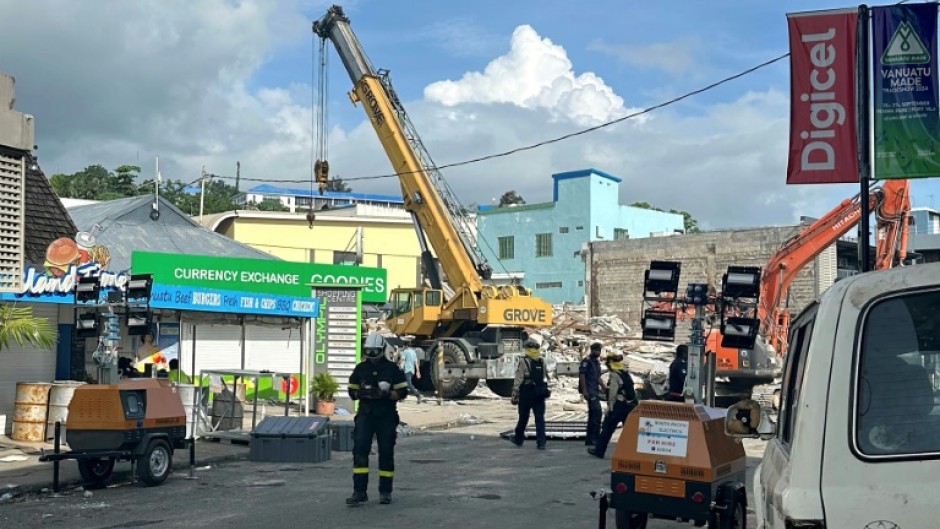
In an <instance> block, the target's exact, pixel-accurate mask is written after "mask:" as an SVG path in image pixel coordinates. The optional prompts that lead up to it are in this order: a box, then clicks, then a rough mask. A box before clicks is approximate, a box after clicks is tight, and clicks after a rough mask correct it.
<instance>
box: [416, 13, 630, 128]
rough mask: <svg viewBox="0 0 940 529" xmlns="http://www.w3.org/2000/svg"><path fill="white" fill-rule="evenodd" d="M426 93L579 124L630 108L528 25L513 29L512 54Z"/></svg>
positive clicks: (443, 101)
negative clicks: (508, 106) (536, 112)
mask: <svg viewBox="0 0 940 529" xmlns="http://www.w3.org/2000/svg"><path fill="white" fill-rule="evenodd" d="M424 96H425V98H427V99H428V100H430V101H433V102H437V103H440V104H443V105H446V106H456V105H460V104H464V103H509V104H513V105H516V106H519V107H522V108H527V109H546V110H548V111H549V113H550V115H551V116H552V118H553V119H557V120H564V119H566V120H570V121H572V122H574V123H576V124H578V125H597V124H599V123H603V122H606V121H611V120H613V119H616V118H619V117H622V116H624V115H625V114H627V113H628V112H629V111H630V110H629V109H627V108H625V107H624V101H623V98H622V97H620V96H618V95H617V94H616V93H614V91H613V89H612V88H611V87H610V86H608V85H607V84H606V83H605V82H604V80H603V79H602V78H601V77H600V76H598V75H596V74H594V73H591V72H585V73H582V74H580V75H576V74H575V71H574V66H573V65H572V64H571V60H570V59H569V58H568V54H567V52H565V49H564V48H562V47H561V46H559V45H557V44H554V43H552V41H551V40H550V39H548V38H543V37H541V36H540V35H539V34H538V33H536V31H535V30H534V29H533V28H532V27H531V26H528V25H522V26H519V27H517V28H516V30H515V31H513V34H512V39H511V41H510V50H509V52H508V53H507V54H505V55H503V56H500V57H498V58H496V59H494V60H493V61H491V62H490V63H489V64H488V65H487V66H486V68H485V69H484V70H483V71H482V72H468V73H466V74H464V76H463V77H462V78H461V79H459V80H457V81H453V80H445V81H438V82H436V83H432V84H430V85H429V86H428V87H427V88H425V90H424Z"/></svg>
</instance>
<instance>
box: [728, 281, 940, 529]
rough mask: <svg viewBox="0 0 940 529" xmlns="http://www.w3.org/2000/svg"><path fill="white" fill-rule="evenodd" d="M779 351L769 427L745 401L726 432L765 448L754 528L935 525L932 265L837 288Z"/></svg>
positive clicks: (939, 332)
mask: <svg viewBox="0 0 940 529" xmlns="http://www.w3.org/2000/svg"><path fill="white" fill-rule="evenodd" d="M789 343H790V347H789V351H788V356H787V361H786V366H785V370H784V379H783V386H782V391H781V403H780V411H779V416H778V421H777V423H776V424H773V423H771V422H770V421H769V420H768V419H767V416H766V415H764V414H762V413H760V412H758V411H757V410H759V409H760V408H759V407H757V408H755V407H754V404H755V403H754V402H753V401H745V402H742V403H739V404H736V405H735V406H733V407H732V408H731V409H730V410H729V412H728V419H727V422H726V427H727V429H728V432H729V434H730V435H734V436H735V437H763V438H765V439H769V442H768V444H767V448H766V451H765V453H764V458H763V460H762V462H761V464H760V466H759V467H758V469H757V470H756V471H755V475H754V490H753V495H752V497H751V498H749V500H750V501H749V502H748V503H749V504H750V505H751V506H752V507H753V508H754V510H755V511H756V515H757V526H758V528H759V529H798V528H800V529H822V528H827V529H833V528H834V529H930V528H937V527H940V500H938V498H940V391H938V389H940V263H938V264H925V265H916V266H912V267H907V268H899V269H894V270H889V271H884V272H871V273H866V274H861V275H858V276H854V277H851V278H848V279H845V280H842V281H840V282H838V283H836V284H835V285H833V286H832V287H831V288H830V289H829V290H828V291H827V292H826V293H825V294H824V295H823V296H822V297H821V298H820V299H819V300H818V301H817V302H816V303H813V304H812V305H810V306H809V307H807V308H806V309H805V310H804V311H803V312H802V313H801V314H800V315H799V316H798V317H797V318H796V319H795V320H793V322H792V323H791V329H790V340H789ZM758 415H760V416H759V417H758ZM742 419H744V420H743V421H742ZM744 431H747V433H746V434H744V433H743V432H744Z"/></svg>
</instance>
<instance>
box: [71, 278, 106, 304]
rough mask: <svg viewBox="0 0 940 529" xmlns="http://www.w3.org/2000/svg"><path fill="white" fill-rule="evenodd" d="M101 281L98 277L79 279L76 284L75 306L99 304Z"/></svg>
mask: <svg viewBox="0 0 940 529" xmlns="http://www.w3.org/2000/svg"><path fill="white" fill-rule="evenodd" d="M100 291H101V280H100V279H99V278H98V277H90V276H84V277H79V278H78V281H76V282H75V304H76V305H77V304H84V303H88V302H92V303H98V293H99V292H100Z"/></svg>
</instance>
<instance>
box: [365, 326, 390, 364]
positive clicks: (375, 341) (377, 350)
mask: <svg viewBox="0 0 940 529" xmlns="http://www.w3.org/2000/svg"><path fill="white" fill-rule="evenodd" d="M362 354H364V355H365V356H366V357H367V358H379V357H381V356H382V355H384V354H385V338H384V337H383V336H382V335H381V334H379V333H376V332H373V333H369V335H368V336H366V343H365V344H363V346H362Z"/></svg>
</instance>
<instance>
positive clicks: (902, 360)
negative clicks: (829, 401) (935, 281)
mask: <svg viewBox="0 0 940 529" xmlns="http://www.w3.org/2000/svg"><path fill="white" fill-rule="evenodd" d="M938 307H940V291H934V292H925V293H916V294H906V295H902V296H898V297H893V298H890V299H887V300H884V301H880V302H877V303H875V304H874V305H873V306H872V307H871V309H870V310H869V311H868V312H867V314H866V316H865V319H864V322H863V331H862V333H863V334H862V342H861V355H860V357H859V370H858V380H857V390H856V402H855V405H856V406H855V408H856V421H855V423H856V431H855V435H856V446H857V448H858V449H859V451H860V452H861V453H862V454H863V455H867V456H905V455H916V454H924V453H930V452H936V453H940V406H938V402H940V399H938V398H940V391H938V389H940V310H937V308H938Z"/></svg>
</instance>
